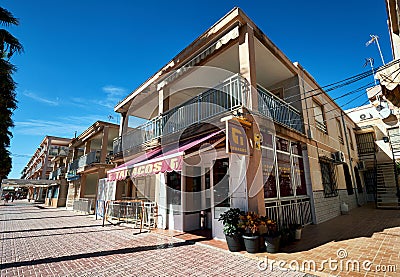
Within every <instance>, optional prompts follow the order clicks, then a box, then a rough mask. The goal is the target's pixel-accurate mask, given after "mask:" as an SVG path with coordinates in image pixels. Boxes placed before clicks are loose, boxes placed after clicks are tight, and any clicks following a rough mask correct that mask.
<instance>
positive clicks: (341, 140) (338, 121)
mask: <svg viewBox="0 0 400 277" xmlns="http://www.w3.org/2000/svg"><path fill="white" fill-rule="evenodd" d="M336 123H337V126H338V139H339V142H340V143H341V144H344V140H343V130H342V124H341V123H340V119H339V118H336Z"/></svg>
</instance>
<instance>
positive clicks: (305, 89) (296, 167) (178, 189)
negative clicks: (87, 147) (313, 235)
mask: <svg viewBox="0 0 400 277" xmlns="http://www.w3.org/2000/svg"><path fill="white" fill-rule="evenodd" d="M115 111H116V112H118V113H120V114H121V124H120V130H119V137H118V138H116V139H115V140H114V142H113V154H114V157H113V162H114V163H115V164H116V165H117V167H115V168H113V169H110V170H108V172H107V179H108V180H109V181H116V182H117V191H118V188H120V195H121V196H122V194H123V196H124V197H126V198H134V199H146V201H151V202H155V203H157V205H158V227H159V228H167V229H173V230H182V231H191V230H196V229H199V228H201V227H203V228H209V229H210V232H212V236H213V237H217V238H223V237H224V236H223V231H222V225H221V222H219V221H218V218H219V215H220V214H221V213H222V212H224V211H226V210H227V209H229V208H231V207H235V208H240V209H242V210H246V211H247V210H249V211H255V212H258V213H260V214H264V215H265V214H266V215H268V216H269V217H271V218H274V219H275V220H277V221H278V223H279V225H280V226H281V227H282V228H283V227H285V226H286V227H287V226H288V225H289V224H295V223H297V224H303V225H305V224H310V223H319V222H323V221H325V220H328V219H330V218H333V217H335V216H338V215H340V206H341V204H342V203H343V202H345V203H347V204H348V205H349V207H350V208H353V207H355V206H357V205H361V204H362V203H364V199H365V196H364V188H363V185H362V182H357V180H358V179H360V176H359V175H357V174H358V173H357V172H355V165H356V164H357V162H358V155H357V146H356V143H355V133H354V132H355V131H354V129H355V128H356V124H355V123H354V122H353V121H352V119H351V118H350V117H349V116H347V115H346V114H345V113H343V111H342V110H341V109H340V107H339V106H338V105H337V104H336V103H335V102H334V101H333V100H332V99H331V98H330V97H329V96H328V95H327V94H326V93H325V92H323V90H322V89H321V88H320V87H319V85H318V84H317V82H316V81H315V80H314V79H313V77H312V76H311V75H310V74H309V73H308V72H307V71H306V70H305V69H304V68H303V67H302V66H301V65H300V64H299V63H293V62H292V61H290V60H289V58H288V57H286V56H285V54H284V53H282V51H280V50H279V49H278V47H277V46H276V45H275V44H273V42H272V41H271V40H270V39H269V38H268V37H267V36H266V35H265V34H264V33H263V32H262V31H261V30H260V29H259V28H258V27H257V26H256V25H255V24H254V22H253V21H251V19H249V18H248V17H247V15H246V14H244V12H243V11H242V10H240V9H239V8H234V9H233V10H232V11H230V12H229V13H228V14H227V15H225V16H224V17H223V18H221V19H220V20H219V21H218V22H216V23H215V24H214V25H213V26H212V27H211V28H209V29H208V30H207V31H206V32H205V33H203V34H202V35H201V36H200V37H198V38H197V39H196V40H195V41H194V42H192V43H191V44H190V45H189V46H188V47H186V48H185V49H184V50H182V51H181V52H180V53H179V54H178V55H177V56H176V57H174V58H173V59H172V60H171V61H170V62H169V63H167V64H166V65H165V66H164V67H162V68H161V69H160V70H159V71H158V72H156V73H155V74H154V75H153V76H151V77H150V78H149V79H148V80H146V81H145V82H144V83H143V84H142V85H140V86H139V87H138V88H136V89H135V90H134V91H133V92H132V93H130V94H129V95H128V96H127V97H126V98H125V99H122V100H121V102H120V103H118V104H117V105H116V107H115ZM137 118H141V119H145V120H148V121H147V122H146V123H144V124H142V125H139V126H137V125H136V124H135V122H137ZM357 176H358V177H357ZM204 216H206V218H207V220H206V222H207V223H206V224H204V222H203V223H202V220H201V218H202V217H204Z"/></svg>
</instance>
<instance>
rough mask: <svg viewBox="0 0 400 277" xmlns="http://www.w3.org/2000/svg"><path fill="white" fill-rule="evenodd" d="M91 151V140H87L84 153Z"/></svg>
mask: <svg viewBox="0 0 400 277" xmlns="http://www.w3.org/2000/svg"><path fill="white" fill-rule="evenodd" d="M88 153H90V140H88V141H86V142H85V150H84V153H83V154H84V155H86V154H88Z"/></svg>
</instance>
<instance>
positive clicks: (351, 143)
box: [347, 128, 354, 150]
mask: <svg viewBox="0 0 400 277" xmlns="http://www.w3.org/2000/svg"><path fill="white" fill-rule="evenodd" d="M347 132H348V136H349V143H350V148H351V150H354V144H353V136H352V135H351V129H350V128H347Z"/></svg>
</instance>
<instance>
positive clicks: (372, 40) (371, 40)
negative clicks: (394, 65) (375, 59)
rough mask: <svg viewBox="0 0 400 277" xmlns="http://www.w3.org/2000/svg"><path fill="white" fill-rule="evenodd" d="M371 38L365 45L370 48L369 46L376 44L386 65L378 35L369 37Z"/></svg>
mask: <svg viewBox="0 0 400 277" xmlns="http://www.w3.org/2000/svg"><path fill="white" fill-rule="evenodd" d="M369 36H370V37H371V39H370V40H369V41H367V42H366V43H365V46H366V47H368V45H370V44H372V43H374V42H375V43H376V46H377V47H378V51H379V55H380V56H381V59H382V64H383V65H385V60H384V59H383V55H382V51H381V47H380V45H379V37H378V36H377V35H369Z"/></svg>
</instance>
